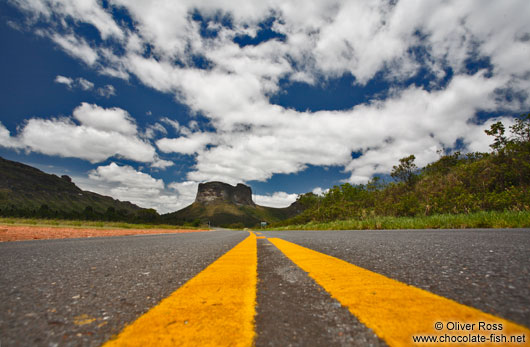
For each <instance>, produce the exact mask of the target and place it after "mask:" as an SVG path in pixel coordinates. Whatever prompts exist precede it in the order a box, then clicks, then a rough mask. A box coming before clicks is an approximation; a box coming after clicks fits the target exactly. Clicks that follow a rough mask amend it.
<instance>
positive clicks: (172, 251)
mask: <svg viewBox="0 0 530 347" xmlns="http://www.w3.org/2000/svg"><path fill="white" fill-rule="evenodd" d="M262 234H263V236H266V237H275V238H282V239H284V240H287V241H290V242H293V243H296V244H298V245H301V246H304V247H307V248H310V249H313V250H316V251H318V252H322V253H325V254H328V255H331V256H334V257H337V258H339V259H342V260H345V261H347V262H350V263H352V264H355V265H357V266H360V267H362V268H365V269H368V270H371V271H374V272H377V273H380V274H383V275H385V276H388V277H390V278H393V279H396V280H399V281H401V282H404V283H407V284H410V285H413V286H416V287H419V288H423V289H426V290H428V291H430V292H433V293H435V294H438V295H441V296H444V297H447V298H450V299H453V300H455V301H457V302H459V303H462V304H465V305H468V306H471V307H475V308H478V309H480V310H482V311H484V312H488V313H491V314H494V315H496V316H499V317H502V318H505V319H508V320H511V321H513V322H516V323H519V324H521V325H523V326H526V327H530V230H467V231H466V230H452V231H443V230H436V231H417V230H415V231H397V230H394V231H285V232H283V231H282V232H279V231H267V232H266V231H264V232H262ZM247 235H248V233H247V232H242V231H225V230H223V231H215V232H206V233H190V234H173V235H155V236H125V237H111V238H89V239H69V240H49V241H23V242H8V243H0V345H1V346H2V347H4V346H97V345H100V344H102V343H103V342H105V341H106V340H108V339H109V338H110V337H111V336H113V335H115V334H117V333H119V332H120V331H121V330H122V329H123V327H124V326H125V325H126V324H128V323H131V322H132V321H134V320H135V319H136V318H138V317H139V316H141V315H142V314H143V313H145V312H146V311H148V310H149V308H151V307H153V306H154V305H156V304H157V303H158V302H159V301H160V300H161V299H163V298H165V297H167V296H168V295H169V294H171V293H172V292H173V291H175V290H176V289H177V288H179V287H180V286H181V285H182V284H183V283H185V282H186V281H187V280H189V279H191V278H192V277H194V276H195V275H196V274H198V273H199V272H200V271H202V270H203V269H204V268H205V267H207V266H208V265H209V264H210V263H212V262H214V261H215V260H216V259H218V258H219V257H220V256H221V255H222V254H224V253H226V252H227V251H229V250H230V249H232V248H233V247H234V246H235V245H236V244H238V243H239V242H240V241H242V240H243V239H245V237H246V236H247ZM257 243H258V268H257V271H258V285H257V305H256V317H255V325H256V327H255V330H256V345H257V346H288V345H291V346H322V345H326V346H332V345H336V346H344V345H348V346H349V345H356V346H367V345H372V346H379V345H385V343H384V341H383V340H381V339H380V338H378V337H377V336H376V335H375V334H374V333H373V332H372V331H371V330H370V329H368V328H366V327H365V326H364V325H363V324H362V323H360V322H359V321H358V320H357V319H356V318H355V317H354V316H353V315H352V314H351V313H350V312H349V311H348V309H347V308H345V307H344V306H342V305H341V304H340V303H338V302H337V301H336V300H335V299H333V298H332V297H331V296H330V295H329V294H328V293H327V292H326V291H325V290H323V289H322V288H321V287H320V286H319V285H318V284H316V283H315V282H314V281H313V279H311V278H310V277H308V276H307V275H306V273H305V272H304V271H303V270H301V269H300V268H299V267H297V266H296V265H295V264H294V263H293V262H291V261H290V260H289V259H288V258H286V257H285V255H284V254H283V253H282V252H280V251H279V250H278V249H277V248H276V247H275V246H274V245H272V244H271V243H270V242H269V240H268V239H266V238H260V239H258V240H257Z"/></svg>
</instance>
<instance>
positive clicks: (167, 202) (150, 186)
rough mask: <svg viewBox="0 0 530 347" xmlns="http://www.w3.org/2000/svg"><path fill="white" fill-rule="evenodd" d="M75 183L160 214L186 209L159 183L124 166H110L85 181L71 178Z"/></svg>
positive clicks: (179, 200) (179, 199)
mask: <svg viewBox="0 0 530 347" xmlns="http://www.w3.org/2000/svg"><path fill="white" fill-rule="evenodd" d="M74 181H75V183H76V184H78V185H79V186H80V187H81V188H83V189H86V190H90V191H93V192H96V193H99V194H103V195H111V196H113V197H114V198H116V199H119V200H122V201H130V202H132V203H134V204H137V205H138V206H140V207H145V208H154V209H156V210H157V211H158V212H159V213H167V212H173V211H176V210H178V209H181V208H183V207H185V206H186V205H187V200H186V199H182V198H181V196H180V195H179V194H175V193H174V192H172V191H171V190H169V189H167V188H166V186H165V184H164V182H163V181H162V180H161V179H156V178H154V177H152V176H151V175H149V174H147V173H144V172H141V171H137V170H136V169H134V168H133V167H131V166H127V165H124V166H120V165H117V164H116V163H110V164H109V165H106V166H99V167H97V168H96V169H95V170H92V171H91V172H90V173H89V175H88V178H79V177H77V178H75V177H74Z"/></svg>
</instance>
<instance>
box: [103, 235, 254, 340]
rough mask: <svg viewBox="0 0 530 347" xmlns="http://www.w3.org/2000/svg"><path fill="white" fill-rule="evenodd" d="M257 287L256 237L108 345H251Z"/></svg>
mask: <svg viewBox="0 0 530 347" xmlns="http://www.w3.org/2000/svg"><path fill="white" fill-rule="evenodd" d="M256 285H257V245H256V236H255V235H254V234H252V233H250V235H249V236H248V237H247V238H246V239H245V240H243V241H241V242H240V243H239V244H238V245H236V246H235V247H234V248H232V249H231V250H230V251H228V252H227V253H226V254H224V255H223V256H221V257H220V258H219V259H217V260H216V261H215V262H213V263H212V264H210V265H209V266H208V267H207V268H206V269H204V270H203V271H201V272H200V273H199V274H198V275H197V276H195V277H193V278H192V279H191V280H189V281H188V282H187V283H185V284H184V285H183V286H182V287H180V288H179V289H177V290H176V291H175V292H173V293H172V294H171V295H170V296H168V297H167V298H166V299H164V300H162V301H161V302H160V303H159V304H158V305H157V306H155V307H153V308H152V309H151V310H149V311H148V312H147V313H145V314H144V315H142V316H140V318H138V319H137V320H136V321H134V322H133V323H132V324H130V325H129V326H127V327H125V329H124V330H123V331H122V332H121V333H120V334H119V335H118V336H117V337H115V338H114V339H111V340H109V341H108V342H107V343H105V344H104V346H105V347H107V346H109V347H110V346H175V345H179V346H220V345H226V346H228V345H229V346H251V345H252V342H253V339H254V335H255V332H254V315H255V304H256Z"/></svg>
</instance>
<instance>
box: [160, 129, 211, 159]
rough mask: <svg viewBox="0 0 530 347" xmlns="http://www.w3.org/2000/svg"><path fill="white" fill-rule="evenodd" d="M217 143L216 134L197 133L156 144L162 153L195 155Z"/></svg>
mask: <svg viewBox="0 0 530 347" xmlns="http://www.w3.org/2000/svg"><path fill="white" fill-rule="evenodd" d="M212 143H215V134H211V133H203V132H195V133H191V134H189V135H188V136H182V137H178V138H175V139H169V138H164V139H161V140H158V141H157V142H156V145H157V147H158V148H159V149H160V150H161V151H162V152H166V153H168V152H174V153H181V154H195V153H198V152H202V150H203V149H204V147H205V146H206V145H208V144H212Z"/></svg>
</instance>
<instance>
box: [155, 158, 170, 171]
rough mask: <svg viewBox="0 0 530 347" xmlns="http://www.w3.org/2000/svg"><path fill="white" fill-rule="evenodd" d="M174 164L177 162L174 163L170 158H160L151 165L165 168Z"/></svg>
mask: <svg viewBox="0 0 530 347" xmlns="http://www.w3.org/2000/svg"><path fill="white" fill-rule="evenodd" d="M173 165H175V163H173V162H172V161H170V160H163V159H160V158H158V159H156V160H155V161H154V162H153V163H152V164H151V167H152V168H156V169H162V170H164V169H166V168H168V167H170V166H173Z"/></svg>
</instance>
